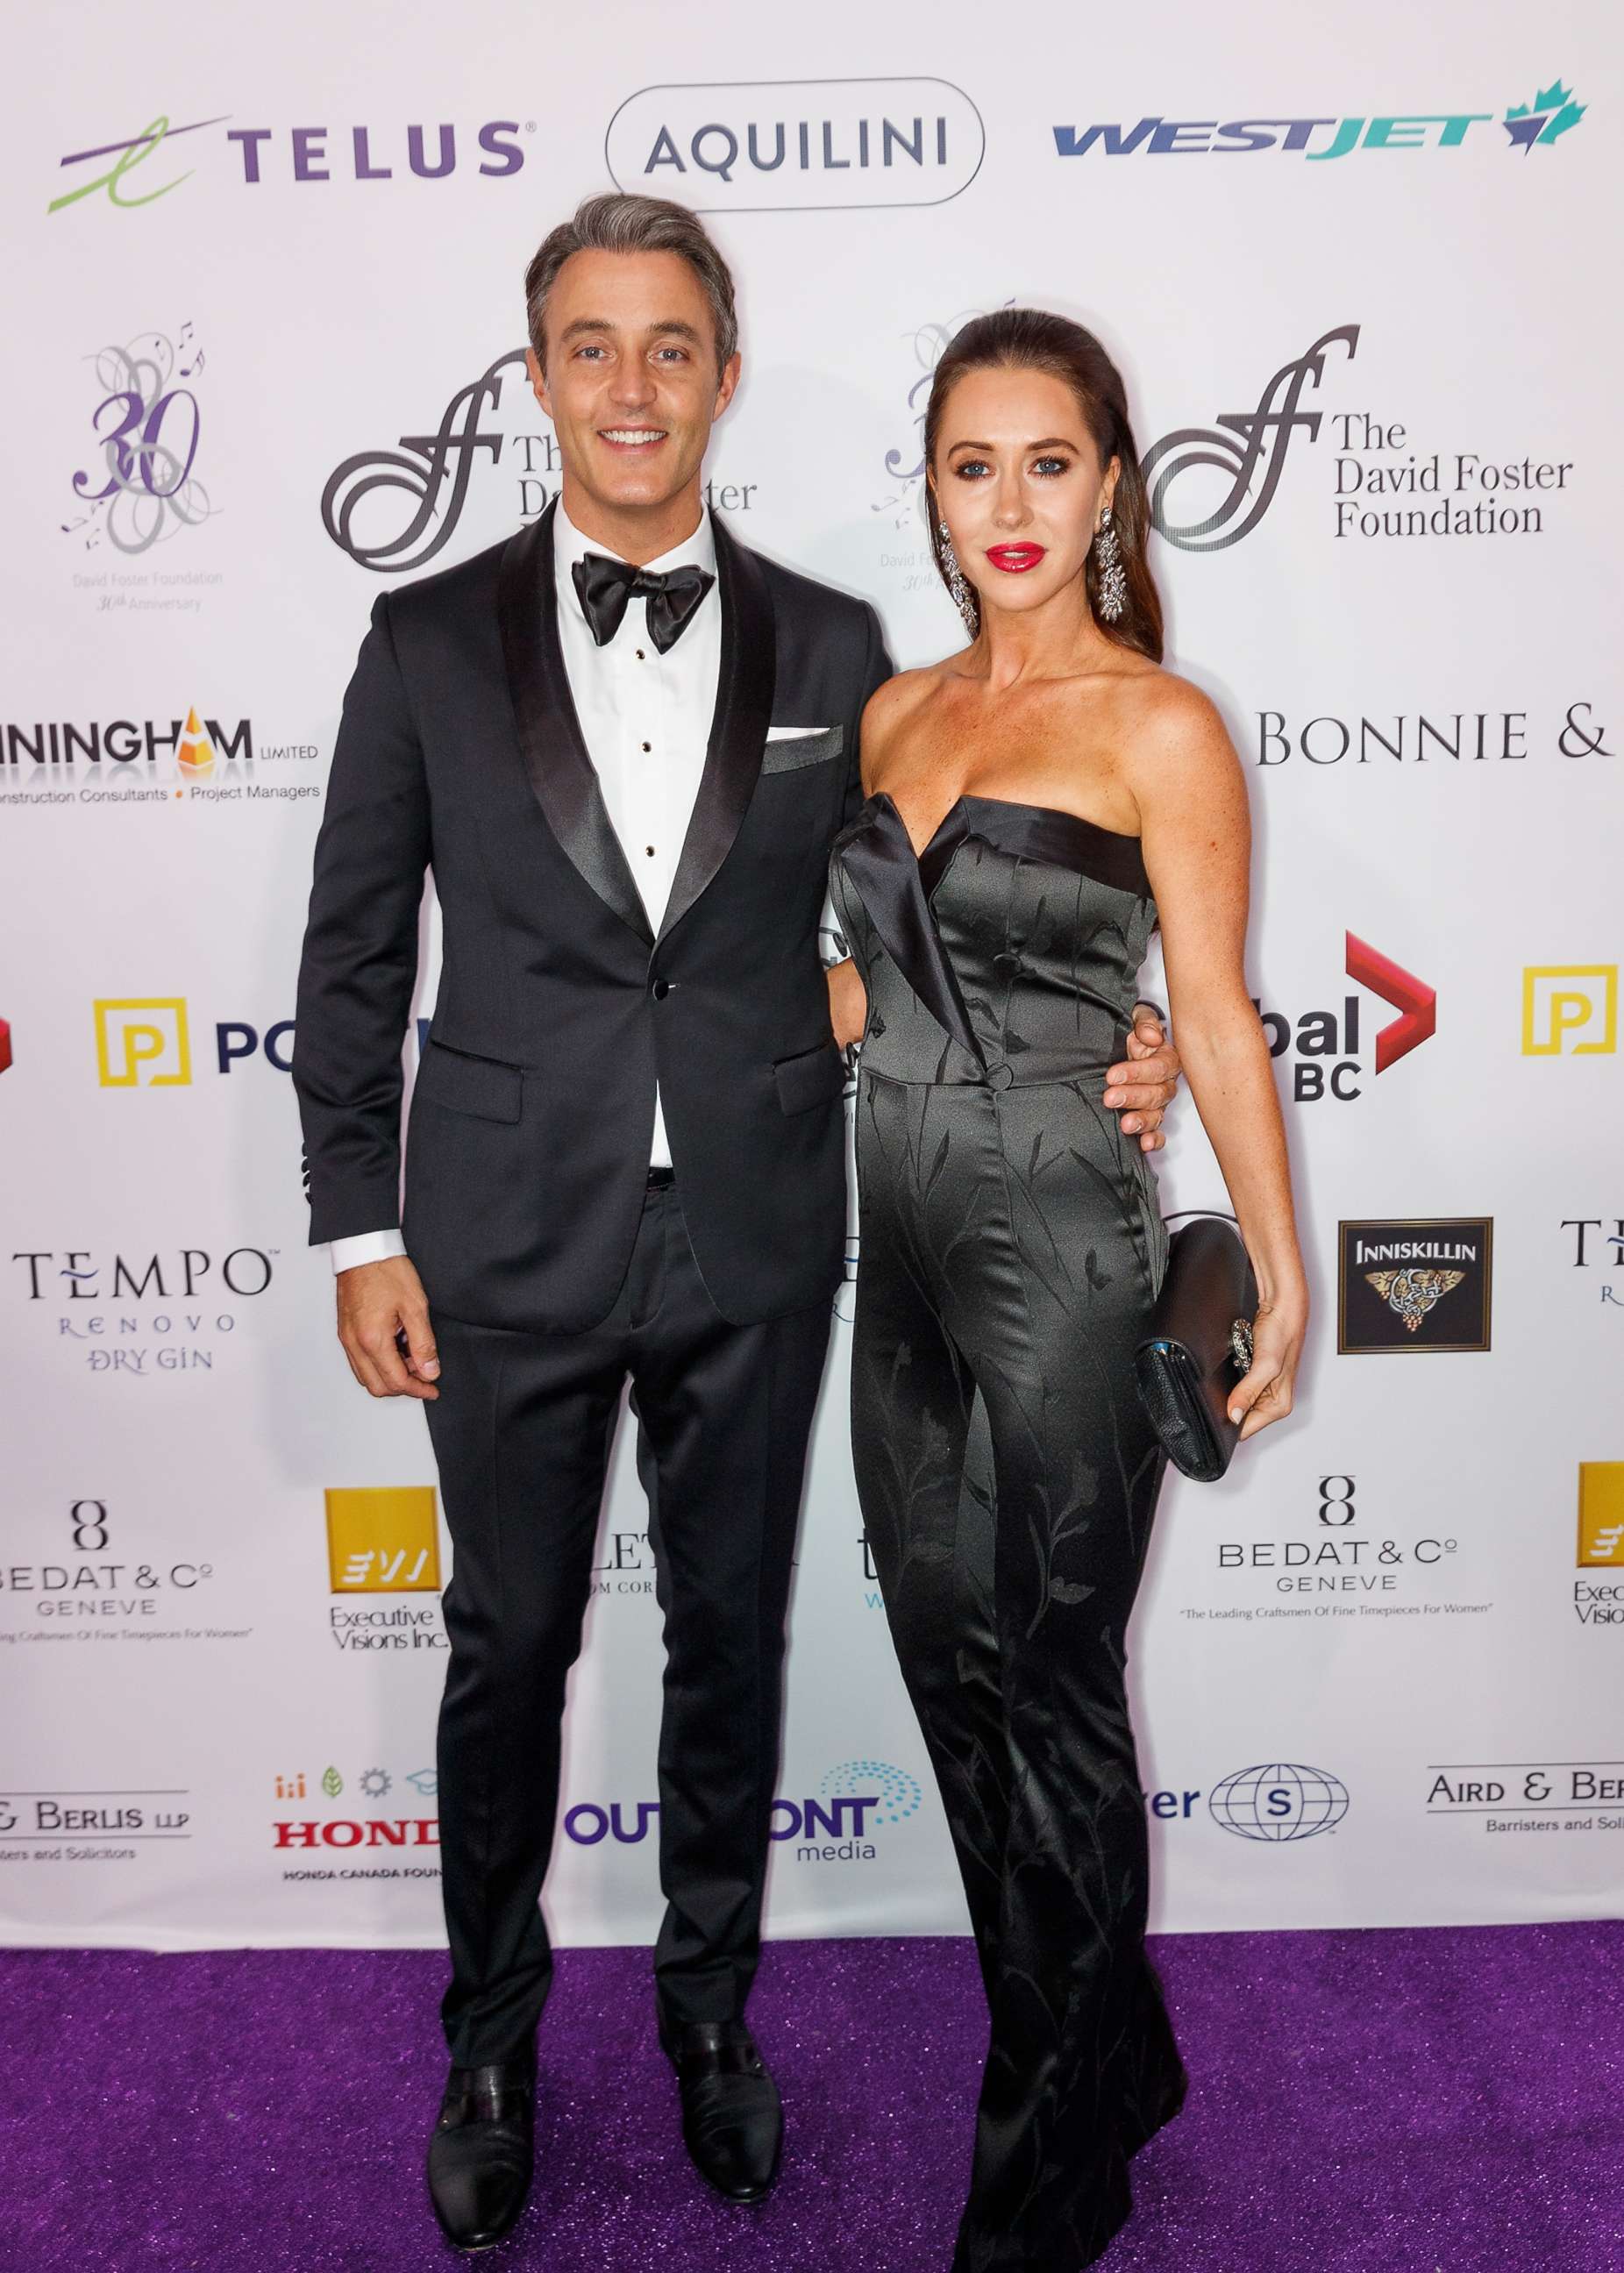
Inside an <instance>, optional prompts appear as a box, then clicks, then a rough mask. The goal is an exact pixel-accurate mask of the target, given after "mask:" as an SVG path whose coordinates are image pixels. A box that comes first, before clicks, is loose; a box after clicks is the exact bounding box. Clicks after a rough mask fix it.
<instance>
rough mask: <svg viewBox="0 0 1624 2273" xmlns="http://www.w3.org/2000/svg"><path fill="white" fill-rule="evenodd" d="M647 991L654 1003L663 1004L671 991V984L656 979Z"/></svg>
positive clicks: (664, 980)
mask: <svg viewBox="0 0 1624 2273" xmlns="http://www.w3.org/2000/svg"><path fill="white" fill-rule="evenodd" d="M648 991H649V993H650V994H652V995H653V996H654V998H655V1001H656V1002H663V1001H664V1000H665V998H666V996H667V995H668V994H670V991H671V982H670V979H655V983H654V985H653V986H651V987H650V989H649V990H648Z"/></svg>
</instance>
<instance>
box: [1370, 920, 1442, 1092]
mask: <svg viewBox="0 0 1624 2273" xmlns="http://www.w3.org/2000/svg"><path fill="white" fill-rule="evenodd" d="M1348 976H1349V978H1350V979H1358V983H1359V985H1360V986H1368V987H1369V989H1370V991H1371V993H1372V994H1380V995H1381V999H1382V1001H1384V1002H1391V1003H1392V1004H1394V1006H1395V1007H1396V1009H1398V1010H1400V1011H1402V1013H1403V1016H1401V1017H1397V1018H1395V1019H1394V1021H1393V1023H1392V1024H1391V1025H1390V1026H1383V1028H1382V1029H1381V1032H1380V1033H1379V1034H1378V1035H1377V1036H1376V1071H1377V1072H1378V1073H1385V1072H1386V1071H1387V1069H1388V1067H1389V1066H1390V1065H1396V1064H1397V1063H1398V1061H1399V1060H1400V1058H1402V1057H1403V1056H1404V1055H1405V1054H1406V1053H1407V1052H1408V1051H1411V1050H1413V1049H1414V1048H1415V1047H1416V1046H1418V1044H1419V1043H1421V1042H1424V1041H1426V1039H1427V1037H1428V1035H1430V1034H1433V1033H1435V1032H1436V1031H1437V1028H1438V990H1437V988H1436V987H1435V986H1425V985H1424V984H1423V983H1422V981H1421V980H1420V979H1413V978H1411V974H1410V973H1409V971H1401V970H1400V969H1399V967H1398V965H1397V964H1396V963H1391V962H1389V961H1388V957H1387V956H1385V955H1378V953H1377V952H1376V950H1375V949H1374V948H1373V947H1366V944H1365V942H1364V941H1363V940H1362V939H1356V938H1355V937H1354V935H1353V934H1352V933H1351V932H1350V933H1349V934H1348Z"/></svg>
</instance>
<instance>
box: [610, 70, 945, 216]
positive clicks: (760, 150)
mask: <svg viewBox="0 0 1624 2273" xmlns="http://www.w3.org/2000/svg"><path fill="white" fill-rule="evenodd" d="M985 146H986V135H985V131H984V128H983V126H982V123H981V113H980V112H979V111H978V110H977V108H976V106H975V104H974V103H973V102H972V101H970V99H969V95H968V94H965V93H964V90H963V89H962V87H958V86H953V85H952V84H951V83H950V82H949V81H948V80H947V79H759V80H736V81H730V82H726V83H722V84H715V85H710V86H646V87H642V88H640V90H639V92H638V93H637V94H632V95H628V96H627V98H626V100H625V101H624V102H623V103H622V104H621V106H620V108H619V109H618V110H617V111H616V113H615V115H614V116H613V117H612V118H611V119H610V123H609V131H608V133H607V134H606V135H605V137H604V142H603V155H604V159H605V161H606V162H607V164H608V167H609V171H610V177H611V178H612V179H613V181H614V182H615V184H616V186H617V188H619V189H622V190H636V191H643V192H645V193H646V194H653V195H655V196H657V197H663V198H675V199H677V200H678V201H679V202H680V203H682V204H684V205H686V206H692V207H693V208H694V210H695V211H696V212H699V213H719V212H727V211H733V212H737V213H781V212H784V211H787V210H790V209H791V208H794V207H804V206H847V207H849V206H939V205H942V204H945V203H946V201H947V199H949V198H956V197H957V196H959V194H960V193H961V191H964V190H966V189H968V188H969V184H971V183H972V182H973V181H974V180H975V178H976V176H977V173H978V172H979V171H980V169H981V160H982V154H983V152H984V149H985Z"/></svg>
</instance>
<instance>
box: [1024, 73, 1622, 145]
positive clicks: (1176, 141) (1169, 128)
mask: <svg viewBox="0 0 1624 2273" xmlns="http://www.w3.org/2000/svg"><path fill="white" fill-rule="evenodd" d="M1586 108H1587V106H1586V105H1585V104H1583V103H1582V102H1575V101H1574V99H1573V93H1572V90H1571V88H1568V87H1565V86H1563V85H1562V83H1561V81H1560V79H1558V80H1557V81H1556V82H1555V83H1554V84H1553V85H1552V86H1547V87H1542V88H1541V89H1540V91H1539V93H1538V94H1537V95H1536V96H1535V98H1534V100H1533V101H1532V102H1531V103H1529V102H1519V103H1514V104H1513V105H1512V106H1511V107H1510V108H1509V109H1508V110H1507V112H1506V114H1505V116H1504V118H1503V119H1502V120H1501V124H1502V125H1503V126H1504V127H1505V130H1506V131H1507V133H1508V135H1509V136H1510V138H1511V147H1512V148H1513V149H1514V150H1521V151H1523V153H1524V154H1527V152H1529V151H1530V150H1531V149H1533V148H1535V147H1536V146H1540V145H1544V146H1546V147H1548V146H1550V144H1552V143H1553V142H1554V141H1556V140H1557V139H1558V138H1559V136H1560V135H1563V134H1566V133H1567V132H1568V131H1569V129H1570V128H1572V127H1575V126H1576V125H1577V124H1578V123H1579V121H1580V120H1581V119H1582V118H1583V116H1584V113H1585V109H1586ZM1493 124H1494V114H1493V111H1492V110H1418V111H1405V112H1395V113H1390V114H1388V116H1380V117H1377V116H1358V117H1346V116H1340V115H1338V114H1336V113H1332V114H1330V115H1329V116H1327V115H1325V114H1324V113H1321V114H1319V115H1317V116H1305V117H1301V118H1234V119H1229V120H1226V121H1225V122H1224V123H1223V124H1219V122H1218V121H1217V120H1216V119H1213V118H1164V117H1162V116H1160V115H1156V116H1151V117H1146V118H1141V119H1140V120H1139V121H1138V122H1137V123H1136V124H1134V125H1133V126H1127V125H1125V124H1123V123H1122V122H1121V121H1120V120H1116V121H1114V122H1111V123H1109V124H1106V123H1100V124H1095V125H1092V126H1084V127H1078V126H1055V127H1052V128H1051V130H1050V131H1051V133H1052V134H1053V136H1054V147H1055V154H1056V155H1057V156H1058V157H1061V158H1086V157H1088V156H1089V154H1090V153H1094V152H1097V153H1098V154H1100V155H1101V156H1102V157H1105V158H1132V157H1134V156H1135V155H1142V156H1145V157H1149V158H1191V157H1236V156H1243V157H1249V156H1255V155H1256V154H1259V153H1260V152H1261V151H1265V150H1271V151H1277V152H1279V153H1281V154H1283V155H1284V156H1287V157H1298V158H1306V159H1308V160H1309V161H1311V162H1312V161H1315V160H1321V161H1322V160H1325V159H1328V158H1347V157H1351V155H1352V154H1354V153H1355V152H1356V151H1358V152H1364V151H1366V150H1410V151H1415V150H1458V149H1459V148H1460V147H1461V146H1462V145H1463V143H1464V142H1465V141H1466V139H1467V138H1468V135H1469V134H1470V133H1471V129H1472V128H1473V127H1475V126H1493ZM1482 139H1483V138H1482V137H1481V136H1480V135H1471V140H1472V143H1473V146H1477V145H1478V144H1479V143H1480V142H1481V141H1482Z"/></svg>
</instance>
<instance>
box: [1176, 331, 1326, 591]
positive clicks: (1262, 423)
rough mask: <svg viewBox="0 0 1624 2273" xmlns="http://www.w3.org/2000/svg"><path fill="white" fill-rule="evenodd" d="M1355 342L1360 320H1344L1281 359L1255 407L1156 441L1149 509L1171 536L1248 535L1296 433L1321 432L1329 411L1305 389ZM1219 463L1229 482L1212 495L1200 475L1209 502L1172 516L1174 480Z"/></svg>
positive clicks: (1188, 543)
mask: <svg viewBox="0 0 1624 2273" xmlns="http://www.w3.org/2000/svg"><path fill="white" fill-rule="evenodd" d="M1358 343H1359V326H1358V325H1357V324H1340V325H1338V326H1337V327H1336V330H1335V331H1331V332H1325V333H1322V334H1321V336H1320V338H1318V339H1317V340H1316V341H1314V343H1313V346H1312V347H1311V348H1309V349H1306V351H1305V352H1304V353H1303V354H1302V355H1300V356H1298V357H1297V358H1296V360H1295V361H1294V362H1292V363H1286V364H1281V366H1280V368H1279V370H1278V371H1276V373H1275V375H1274V377H1273V378H1272V379H1270V380H1269V382H1268V384H1267V385H1266V386H1265V387H1264V389H1263V392H1262V394H1261V395H1260V396H1259V397H1258V402H1257V408H1256V409H1254V410H1221V411H1220V412H1219V413H1218V423H1217V424H1216V426H1180V427H1179V428H1177V429H1176V430H1175V431H1174V432H1172V433H1171V434H1164V435H1163V437H1162V439H1161V440H1160V441H1159V442H1155V443H1153V444H1152V445H1151V446H1150V448H1149V450H1148V451H1147V452H1146V454H1145V459H1144V466H1143V472H1144V476H1145V481H1146V483H1147V484H1148V485H1149V492H1150V517H1151V519H1152V521H1154V523H1155V525H1156V529H1157V530H1158V531H1159V532H1160V534H1161V535H1162V536H1164V537H1165V538H1166V539H1167V542H1168V543H1169V544H1176V545H1177V546H1178V547H1179V551H1182V552H1221V551H1224V548H1225V547H1226V546H1228V545H1231V544H1239V542H1240V540H1241V538H1242V537H1243V536H1249V535H1250V533H1251V532H1252V530H1253V529H1255V528H1256V527H1257V525H1258V523H1259V521H1261V520H1262V518H1263V515H1264V514H1266V513H1267V512H1268V511H1269V506H1271V505H1272V504H1273V503H1274V498H1275V491H1276V490H1277V489H1278V488H1279V486H1280V476H1281V474H1282V473H1283V470H1284V468H1285V458H1286V451H1287V449H1288V448H1289V447H1290V446H1291V438H1292V437H1293V435H1295V434H1296V433H1298V431H1301V432H1304V433H1306V435H1307V437H1308V439H1309V440H1310V441H1311V442H1314V441H1317V440H1318V439H1319V435H1320V424H1321V418H1322V416H1323V415H1324V414H1323V413H1322V412H1321V411H1318V410H1305V409H1302V408H1301V407H1300V405H1301V403H1302V399H1303V395H1304V393H1305V391H1306V389H1308V388H1310V387H1312V388H1313V389H1314V390H1315V391H1316V392H1317V390H1318V388H1319V385H1320V381H1321V379H1322V378H1323V377H1324V376H1325V360H1326V357H1327V356H1328V354H1329V352H1330V350H1331V349H1333V348H1343V349H1345V350H1346V351H1347V356H1348V360H1349V361H1350V362H1351V361H1352V360H1353V356H1354V353H1355V351H1356V350H1357V349H1358ZM1238 438H1239V439H1238ZM1215 468H1216V469H1217V471H1218V473H1219V475H1220V477H1221V478H1222V479H1224V480H1225V481H1227V484H1228V486H1227V488H1225V489H1224V490H1222V491H1218V492H1217V493H1216V495H1215V493H1214V491H1213V490H1212V488H1211V486H1210V484H1209V481H1208V480H1207V479H1205V478H1200V479H1198V481H1197V484H1196V487H1197V490H1198V491H1199V492H1200V493H1201V497H1202V501H1203V505H1204V506H1206V508H1207V509H1206V510H1204V511H1202V510H1198V511H1197V512H1196V514H1195V517H1194V519H1192V520H1189V521H1174V520H1173V518H1172V515H1171V509H1170V506H1169V499H1168V492H1169V491H1170V490H1171V488H1172V487H1173V485H1174V484H1175V483H1178V484H1180V486H1181V487H1184V486H1187V484H1186V481H1185V477H1186V476H1187V475H1189V474H1190V473H1192V472H1194V473H1196V474H1197V475H1198V476H1210V475H1211V473H1212V472H1213V470H1214V469H1215Z"/></svg>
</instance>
